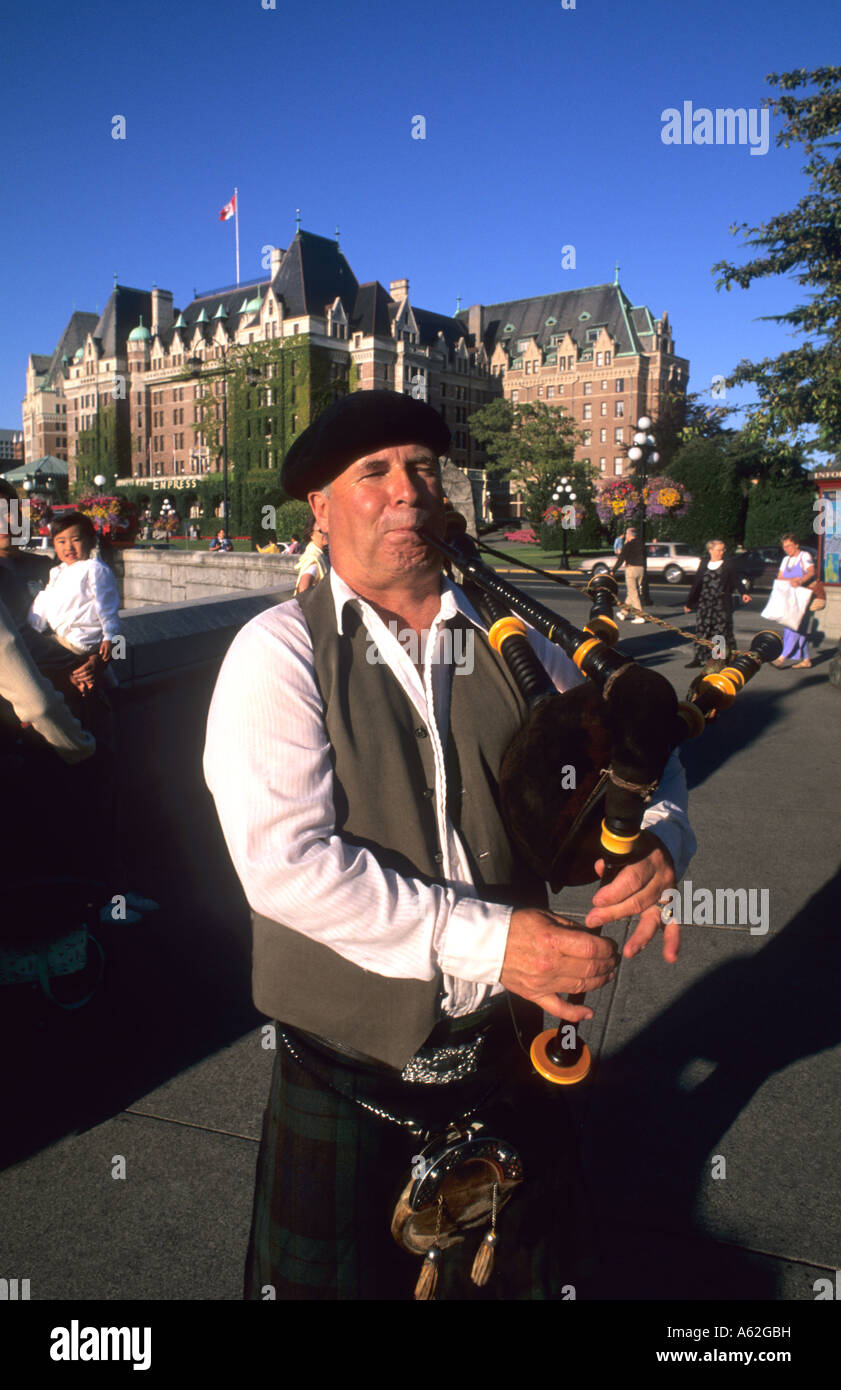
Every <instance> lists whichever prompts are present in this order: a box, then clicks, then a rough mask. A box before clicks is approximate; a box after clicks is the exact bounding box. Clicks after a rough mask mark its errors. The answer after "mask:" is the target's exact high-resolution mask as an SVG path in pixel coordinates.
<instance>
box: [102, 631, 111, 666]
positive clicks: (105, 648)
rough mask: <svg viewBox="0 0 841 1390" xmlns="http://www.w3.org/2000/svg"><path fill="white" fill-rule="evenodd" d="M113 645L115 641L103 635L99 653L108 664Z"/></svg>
mask: <svg viewBox="0 0 841 1390" xmlns="http://www.w3.org/2000/svg"><path fill="white" fill-rule="evenodd" d="M113 646H114V643H113V642H109V641H108V638H107V637H103V639H102V641H101V642H100V644H99V655H100V656H101V657H102V660H103V661H104V662H105V663H106V665H107V663H108V662H109V661H110V660H111V650H112V648H113Z"/></svg>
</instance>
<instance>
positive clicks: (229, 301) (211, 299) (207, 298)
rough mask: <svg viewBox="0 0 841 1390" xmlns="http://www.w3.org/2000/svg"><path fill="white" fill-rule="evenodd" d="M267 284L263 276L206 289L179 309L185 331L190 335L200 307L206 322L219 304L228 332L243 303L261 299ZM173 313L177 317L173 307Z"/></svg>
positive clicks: (268, 282)
mask: <svg viewBox="0 0 841 1390" xmlns="http://www.w3.org/2000/svg"><path fill="white" fill-rule="evenodd" d="M269 284H270V281H269V279H268V277H266V276H264V278H263V279H262V280H243V281H241V283H240V284H239V285H226V286H225V287H224V288H223V289H219V290H207V291H205V292H204V293H203V294H200V295H198V296H197V297H196V298H195V299H193V300H192V301H191V302H190V303H189V304H188V305H187V307H186V309H181V310H180V313H181V315H182V316H183V319H184V322H185V323H186V325H187V328H186V332H187V333H188V334H190V335H192V331H193V329H194V327H195V324H196V320H197V318H198V317H199V314H200V313H201V311H202V309H204V312H205V314H206V316H207V319H208V322H212V320H213V319H214V318H215V317H216V314H217V312H218V309H219V305H220V304H221V305H222V306H223V307H224V309H225V313H226V314H227V319H226V320H224V322H225V323H226V324H227V326H228V330H229V332H230V331H231V330H232V329H234V328H236V327H238V326H239V317H240V311H241V309H242V306H243V304H244V303H245V302H246V301H249V302H250V301H252V300H255V299H259V300H262V299H263V297H264V295H265V293H266V290H267V289H268V288H269ZM255 312H256V311H255ZM173 313H174V315H175V318H176V319H177V318H178V314H179V310H178V309H174V310H173ZM181 331H184V330H181ZM164 336H165V337H166V338H169V339H171V338H172V336H173V335H172V333H169V334H165V335H164Z"/></svg>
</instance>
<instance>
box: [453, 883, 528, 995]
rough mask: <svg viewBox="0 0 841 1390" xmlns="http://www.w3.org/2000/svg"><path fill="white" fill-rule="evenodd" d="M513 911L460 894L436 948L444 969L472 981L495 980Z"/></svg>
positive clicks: (498, 973)
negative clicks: (460, 896)
mask: <svg viewBox="0 0 841 1390" xmlns="http://www.w3.org/2000/svg"><path fill="white" fill-rule="evenodd" d="M512 911H513V908H511V907H506V906H504V905H501V904H499V903H485V902H482V901H481V900H480V899H479V898H459V900H458V902H457V903H456V905H455V907H454V908H453V910H452V912H451V913H450V918H449V921H448V923H447V926H446V927H445V929H444V933H443V936H442V938H441V943H440V945H439V948H438V963H439V966H440V968H441V970H442V971H443V973H444V974H445V975H453V976H454V977H455V978H456V979H458V980H469V981H470V982H471V983H472V984H477V985H495V984H498V983H499V977H500V974H501V972H502V962H503V960H504V958H505V947H506V945H507V943H508V928H509V927H510V925H511V913H512Z"/></svg>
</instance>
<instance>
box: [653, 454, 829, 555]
mask: <svg viewBox="0 0 841 1390" xmlns="http://www.w3.org/2000/svg"><path fill="white" fill-rule="evenodd" d="M669 472H670V473H671V474H672V476H673V477H674V478H676V479H677V480H678V481H679V482H681V483H684V484H685V486H686V487H687V488H688V489H689V491H690V492H691V494H692V504H691V506H690V508H689V512H688V514H687V515H686V516H685V517H677V518H674V519H671V518H670V519H668V520H667V521H666V522H665V523H664V524H663V526H662V527H660V528H659V532H658V533H663V534H664V535H665V536H668V538H669V539H670V540H680V541H689V543H690V544H691V545H695V546H701V545H703V544H704V543H705V542H706V541H709V540H723V541H726V542H727V544H728V545H742V544H747V545H757V544H760V542H758V541H756V540H755V539H754V540H751V539H749V537H748V533H747V531H746V526H747V520H748V513H749V507H753V508H754V509H756V507H757V504H758V502H759V499H760V497H761V499H762V504H763V508H764V509H765V510H766V511H768V515H769V516H770V509H773V512H774V515H775V516H776V515H777V514H778V513H784V512H785V509H786V507H789V508H791V509H792V515H791V520H790V522H789V526H790V527H791V528H792V529H796V524H797V525H799V524H800V517H801V515H802V513H803V510H804V508H806V509H808V508H811V505H812V498H813V496H814V488H813V486H812V484H811V482H810V479H809V473H808V470H807V468H806V466H805V460H804V454H803V450H802V449H801V448H800V447H799V446H798V445H792V444H786V443H784V442H781V441H778V440H773V439H771V440H765V441H761V440H759V439H757V437H756V436H755V435H754V434H753V433H752V432H751V431H747V430H722V431H720V432H719V433H718V434H715V435H710V436H707V437H704V436H703V435H700V434H699V435H693V436H692V437H690V438H689V439H687V441H686V443H685V444H684V445H683V446H682V447H681V448H680V449H679V450H678V452H677V454H676V455H675V457H674V459H673V460H672V464H671V467H670V469H669ZM774 498H777V499H778V501H772V499H774ZM757 527H759V529H762V523H761V522H759V521H757V522H756V525H754V526H753V527H752V528H751V532H750V534H755V532H756V529H757ZM769 528H770V531H771V532H772V533H773V531H774V530H775V529H777V527H776V526H775V524H774V522H771V521H770V520H769V522H768V525H767V526H766V527H765V530H766V531H767V530H768V529H769ZM783 529H785V526H783ZM773 540H774V536H773V534H772V535H771V537H770V541H768V538H767V537H765V536H764V537H763V540H762V542H761V544H766V543H773Z"/></svg>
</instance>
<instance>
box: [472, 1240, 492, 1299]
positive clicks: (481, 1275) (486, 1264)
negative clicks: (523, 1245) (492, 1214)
mask: <svg viewBox="0 0 841 1390" xmlns="http://www.w3.org/2000/svg"><path fill="white" fill-rule="evenodd" d="M498 1240H499V1236H498V1235H497V1233H496V1231H486V1232H485V1235H484V1238H483V1240H482V1243H481V1244H480V1246H479V1249H478V1250H477V1251H476V1258H475V1260H474V1261H473V1268H472V1269H471V1271H470V1278H471V1279H472V1280H473V1283H474V1284H476V1285H477V1287H478V1288H480V1289H481V1288H484V1286H485V1284H487V1282H488V1280H489V1279H490V1277H491V1275H492V1274H493V1267H494V1254H495V1252H496V1243H497V1241H498Z"/></svg>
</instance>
